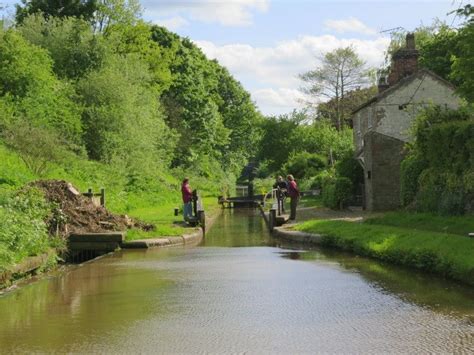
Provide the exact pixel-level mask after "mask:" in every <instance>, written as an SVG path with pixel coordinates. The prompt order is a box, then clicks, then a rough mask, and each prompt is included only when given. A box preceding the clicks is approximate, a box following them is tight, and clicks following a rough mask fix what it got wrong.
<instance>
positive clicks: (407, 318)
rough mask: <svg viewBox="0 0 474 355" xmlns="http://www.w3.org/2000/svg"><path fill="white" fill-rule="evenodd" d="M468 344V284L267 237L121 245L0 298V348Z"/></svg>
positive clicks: (351, 349) (246, 224)
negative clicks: (170, 245)
mask: <svg viewBox="0 0 474 355" xmlns="http://www.w3.org/2000/svg"><path fill="white" fill-rule="evenodd" d="M11 352H16V353H31V352H41V353H64V352H77V353H257V354H262V353H287V354H295V353H322V352H324V353H364V354H368V353H416V354H419V353H432V352H436V353H471V352H474V289H473V288H469V287H464V286H460V285H458V284H455V283H450V282H445V281H442V280H440V279H438V278H435V277H431V276H427V275H423V274H419V273H414V272H413V271H410V270H406V269H400V268H395V267H391V266H387V265H383V264H380V263H377V262H374V261H371V260H367V259H364V258H359V257H355V256H352V255H348V254H343V253H338V252H334V251H327V250H320V249H314V250H307V249H303V248H296V247H295V246H289V245H285V244H281V242H279V241H277V240H272V239H271V238H270V236H269V235H268V233H267V232H266V230H265V227H264V224H263V221H262V219H261V217H260V216H258V215H257V214H255V213H254V212H253V211H239V210H235V211H226V212H225V213H224V214H223V215H222V216H221V217H219V219H218V220H217V221H216V223H215V225H214V227H213V228H212V230H211V231H210V232H209V233H208V235H207V236H206V238H205V241H204V242H203V243H202V245H200V246H199V247H179V248H178V247H176V248H167V249H150V250H147V251H123V252H119V253H116V254H114V255H113V256H108V257H105V258H102V259H100V260H97V261H95V262H92V263H89V264H85V265H82V266H80V267H74V268H71V269H70V270H68V271H67V272H65V273H62V274H60V275H56V276H53V277H50V278H47V279H43V280H40V281H37V282H34V283H31V284H29V285H25V286H23V287H20V288H19V289H17V290H15V291H13V292H9V293H6V294H4V295H3V296H0V353H2V354H3V353H11Z"/></svg>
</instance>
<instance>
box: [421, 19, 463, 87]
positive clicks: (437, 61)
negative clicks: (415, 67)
mask: <svg viewBox="0 0 474 355" xmlns="http://www.w3.org/2000/svg"><path fill="white" fill-rule="evenodd" d="M415 35H416V34H415ZM458 42H459V34H458V31H456V30H455V29H453V28H450V27H448V26H447V25H445V24H442V25H440V26H439V28H437V29H436V31H435V32H434V33H433V34H430V35H428V36H426V37H424V38H423V37H421V38H417V44H418V49H419V51H420V58H419V63H420V66H422V67H424V68H426V69H429V70H431V71H433V72H434V73H436V74H438V75H439V76H440V77H442V78H443V79H445V80H452V79H454V78H452V76H451V72H452V69H451V66H452V63H453V59H454V58H455V57H457V56H458V52H459V50H458ZM453 83H454V84H455V85H458V84H459V83H460V81H459V80H453Z"/></svg>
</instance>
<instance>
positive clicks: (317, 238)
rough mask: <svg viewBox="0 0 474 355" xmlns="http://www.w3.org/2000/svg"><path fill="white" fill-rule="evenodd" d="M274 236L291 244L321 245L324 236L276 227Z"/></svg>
mask: <svg viewBox="0 0 474 355" xmlns="http://www.w3.org/2000/svg"><path fill="white" fill-rule="evenodd" d="M272 235H273V236H274V237H277V238H281V239H285V240H287V241H289V242H297V243H306V244H321V241H322V238H323V236H322V235H321V234H313V233H307V232H301V231H295V230H290V229H287V228H284V227H275V228H274V229H273V232H272Z"/></svg>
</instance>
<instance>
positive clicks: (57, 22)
mask: <svg viewBox="0 0 474 355" xmlns="http://www.w3.org/2000/svg"><path fill="white" fill-rule="evenodd" d="M18 30H19V32H20V33H21V34H22V36H23V37H24V38H25V39H27V40H28V41H29V42H30V43H32V44H34V45H37V46H39V47H42V48H44V49H46V50H47V51H48V53H49V55H50V57H51V59H52V60H53V69H54V72H55V73H56V75H57V76H59V77H60V78H68V79H77V78H80V77H82V76H84V75H85V74H87V72H88V71H91V70H95V69H98V68H100V67H101V65H102V63H103V62H104V60H105V58H106V57H107V56H108V55H109V52H110V50H109V49H108V48H107V46H106V43H105V41H104V39H103V38H102V37H100V36H96V35H94V34H93V33H92V31H91V29H90V24H89V23H88V22H86V21H84V20H82V19H79V18H74V17H68V18H65V19H59V18H54V17H53V18H49V19H45V18H44V17H43V16H41V15H31V16H29V17H27V18H25V19H24V21H23V22H22V24H21V26H19V27H18Z"/></svg>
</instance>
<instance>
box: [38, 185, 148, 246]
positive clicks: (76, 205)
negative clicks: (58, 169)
mask: <svg viewBox="0 0 474 355" xmlns="http://www.w3.org/2000/svg"><path fill="white" fill-rule="evenodd" d="M30 185H31V186H34V187H37V188H39V189H41V190H42V191H44V194H45V197H46V200H48V201H49V202H52V203H53V204H54V208H53V213H52V215H51V217H50V219H49V221H48V227H49V232H50V233H51V234H54V235H61V236H63V237H65V236H67V235H68V234H69V233H100V232H107V231H125V230H127V229H128V228H132V227H136V228H140V229H143V230H153V229H154V226H153V225H151V224H146V223H143V222H141V221H137V220H135V219H133V218H130V217H128V216H126V215H116V214H113V213H110V212H109V211H108V210H107V209H106V208H105V207H102V206H97V205H96V204H94V203H93V201H92V199H91V198H89V197H85V196H83V195H82V194H81V193H80V192H79V191H78V190H77V189H76V188H74V187H73V186H72V184H70V183H68V182H66V181H63V180H40V181H35V182H33V183H31V184H30Z"/></svg>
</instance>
